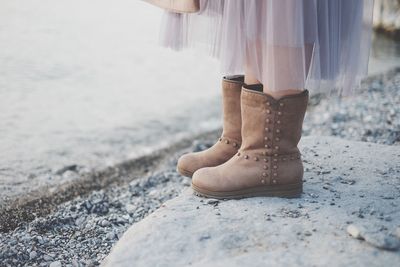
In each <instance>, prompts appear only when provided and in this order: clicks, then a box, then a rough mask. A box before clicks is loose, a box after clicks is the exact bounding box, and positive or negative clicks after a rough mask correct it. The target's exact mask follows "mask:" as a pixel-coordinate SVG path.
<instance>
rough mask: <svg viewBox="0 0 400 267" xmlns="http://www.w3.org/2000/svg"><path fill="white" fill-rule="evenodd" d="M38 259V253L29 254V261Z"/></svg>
mask: <svg viewBox="0 0 400 267" xmlns="http://www.w3.org/2000/svg"><path fill="white" fill-rule="evenodd" d="M36 257H37V253H36V251H31V253H29V259H30V260H33V259H36Z"/></svg>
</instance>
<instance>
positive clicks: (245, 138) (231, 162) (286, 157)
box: [177, 76, 308, 199]
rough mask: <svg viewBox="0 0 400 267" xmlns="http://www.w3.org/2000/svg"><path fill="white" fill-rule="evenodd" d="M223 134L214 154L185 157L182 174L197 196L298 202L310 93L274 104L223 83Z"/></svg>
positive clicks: (232, 81)
mask: <svg viewBox="0 0 400 267" xmlns="http://www.w3.org/2000/svg"><path fill="white" fill-rule="evenodd" d="M222 98H223V132H222V135H221V137H220V138H219V140H218V141H217V142H216V144H214V145H213V146H212V147H211V148H209V149H207V150H204V151H201V152H196V153H189V154H185V155H183V156H182V157H181V158H180V159H179V161H178V166H177V169H178V172H179V173H181V174H182V175H184V176H188V177H192V188H193V190H194V191H195V193H196V194H197V195H201V196H205V197H212V198H222V199H230V198H244V197H253V196H278V197H297V196H299V195H300V194H301V193H302V188H303V183H302V178H303V164H302V161H301V154H300V151H299V149H298V148H297V144H298V142H299V141H300V137H301V130H302V124H303V119H304V115H305V112H306V107H307V103H308V91H307V90H304V91H302V92H301V93H299V94H296V95H289V96H284V97H282V98H280V99H279V100H276V99H275V98H273V97H272V96H270V95H268V94H265V93H263V92H262V90H261V91H258V90H255V89H253V88H252V86H247V85H245V84H244V77H243V76H232V77H224V79H223V81H222Z"/></svg>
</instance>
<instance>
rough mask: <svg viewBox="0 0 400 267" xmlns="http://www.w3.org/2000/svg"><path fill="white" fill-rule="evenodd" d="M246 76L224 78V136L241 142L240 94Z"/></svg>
mask: <svg viewBox="0 0 400 267" xmlns="http://www.w3.org/2000/svg"><path fill="white" fill-rule="evenodd" d="M243 81H244V76H242V75H236V76H227V77H224V78H223V80H222V106H223V110H222V112H223V133H222V136H223V137H227V138H230V139H234V140H236V141H238V142H239V143H240V142H241V140H242V138H241V128H242V118H241V105H240V101H241V99H240V96H241V91H242V86H243Z"/></svg>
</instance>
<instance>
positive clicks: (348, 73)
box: [161, 0, 373, 94]
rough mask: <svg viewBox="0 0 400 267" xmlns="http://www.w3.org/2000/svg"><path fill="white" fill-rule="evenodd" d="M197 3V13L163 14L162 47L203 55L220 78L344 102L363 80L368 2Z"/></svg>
mask: <svg viewBox="0 0 400 267" xmlns="http://www.w3.org/2000/svg"><path fill="white" fill-rule="evenodd" d="M200 1H201V10H200V12H199V13H195V14H177V13H170V12H166V13H165V16H164V18H163V23H162V29H161V42H162V44H163V45H164V46H166V47H170V48H172V49H175V50H180V49H183V48H185V47H203V48H206V49H207V51H208V52H209V53H210V54H211V55H212V56H215V57H217V58H218V59H220V62H221V67H222V72H223V74H239V73H248V74H251V75H252V76H253V77H256V78H257V79H258V80H259V81H261V82H262V83H263V84H264V87H267V88H268V89H269V90H272V91H277V90H285V89H298V88H307V89H309V90H314V91H326V90H332V89H336V90H337V92H339V93H343V94H349V93H350V92H352V90H353V89H354V88H356V87H357V85H358V84H359V83H360V81H361V79H362V78H363V77H364V76H365V75H366V73H367V66H368V56H369V48H370V39H371V24H372V8H373V0H200Z"/></svg>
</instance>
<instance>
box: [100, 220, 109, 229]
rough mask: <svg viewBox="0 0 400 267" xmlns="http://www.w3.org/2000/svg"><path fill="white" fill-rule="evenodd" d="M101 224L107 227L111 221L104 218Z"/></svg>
mask: <svg viewBox="0 0 400 267" xmlns="http://www.w3.org/2000/svg"><path fill="white" fill-rule="evenodd" d="M100 225H101V226H103V227H107V226H110V225H111V223H110V222H109V221H107V220H102V221H101V222H100Z"/></svg>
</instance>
